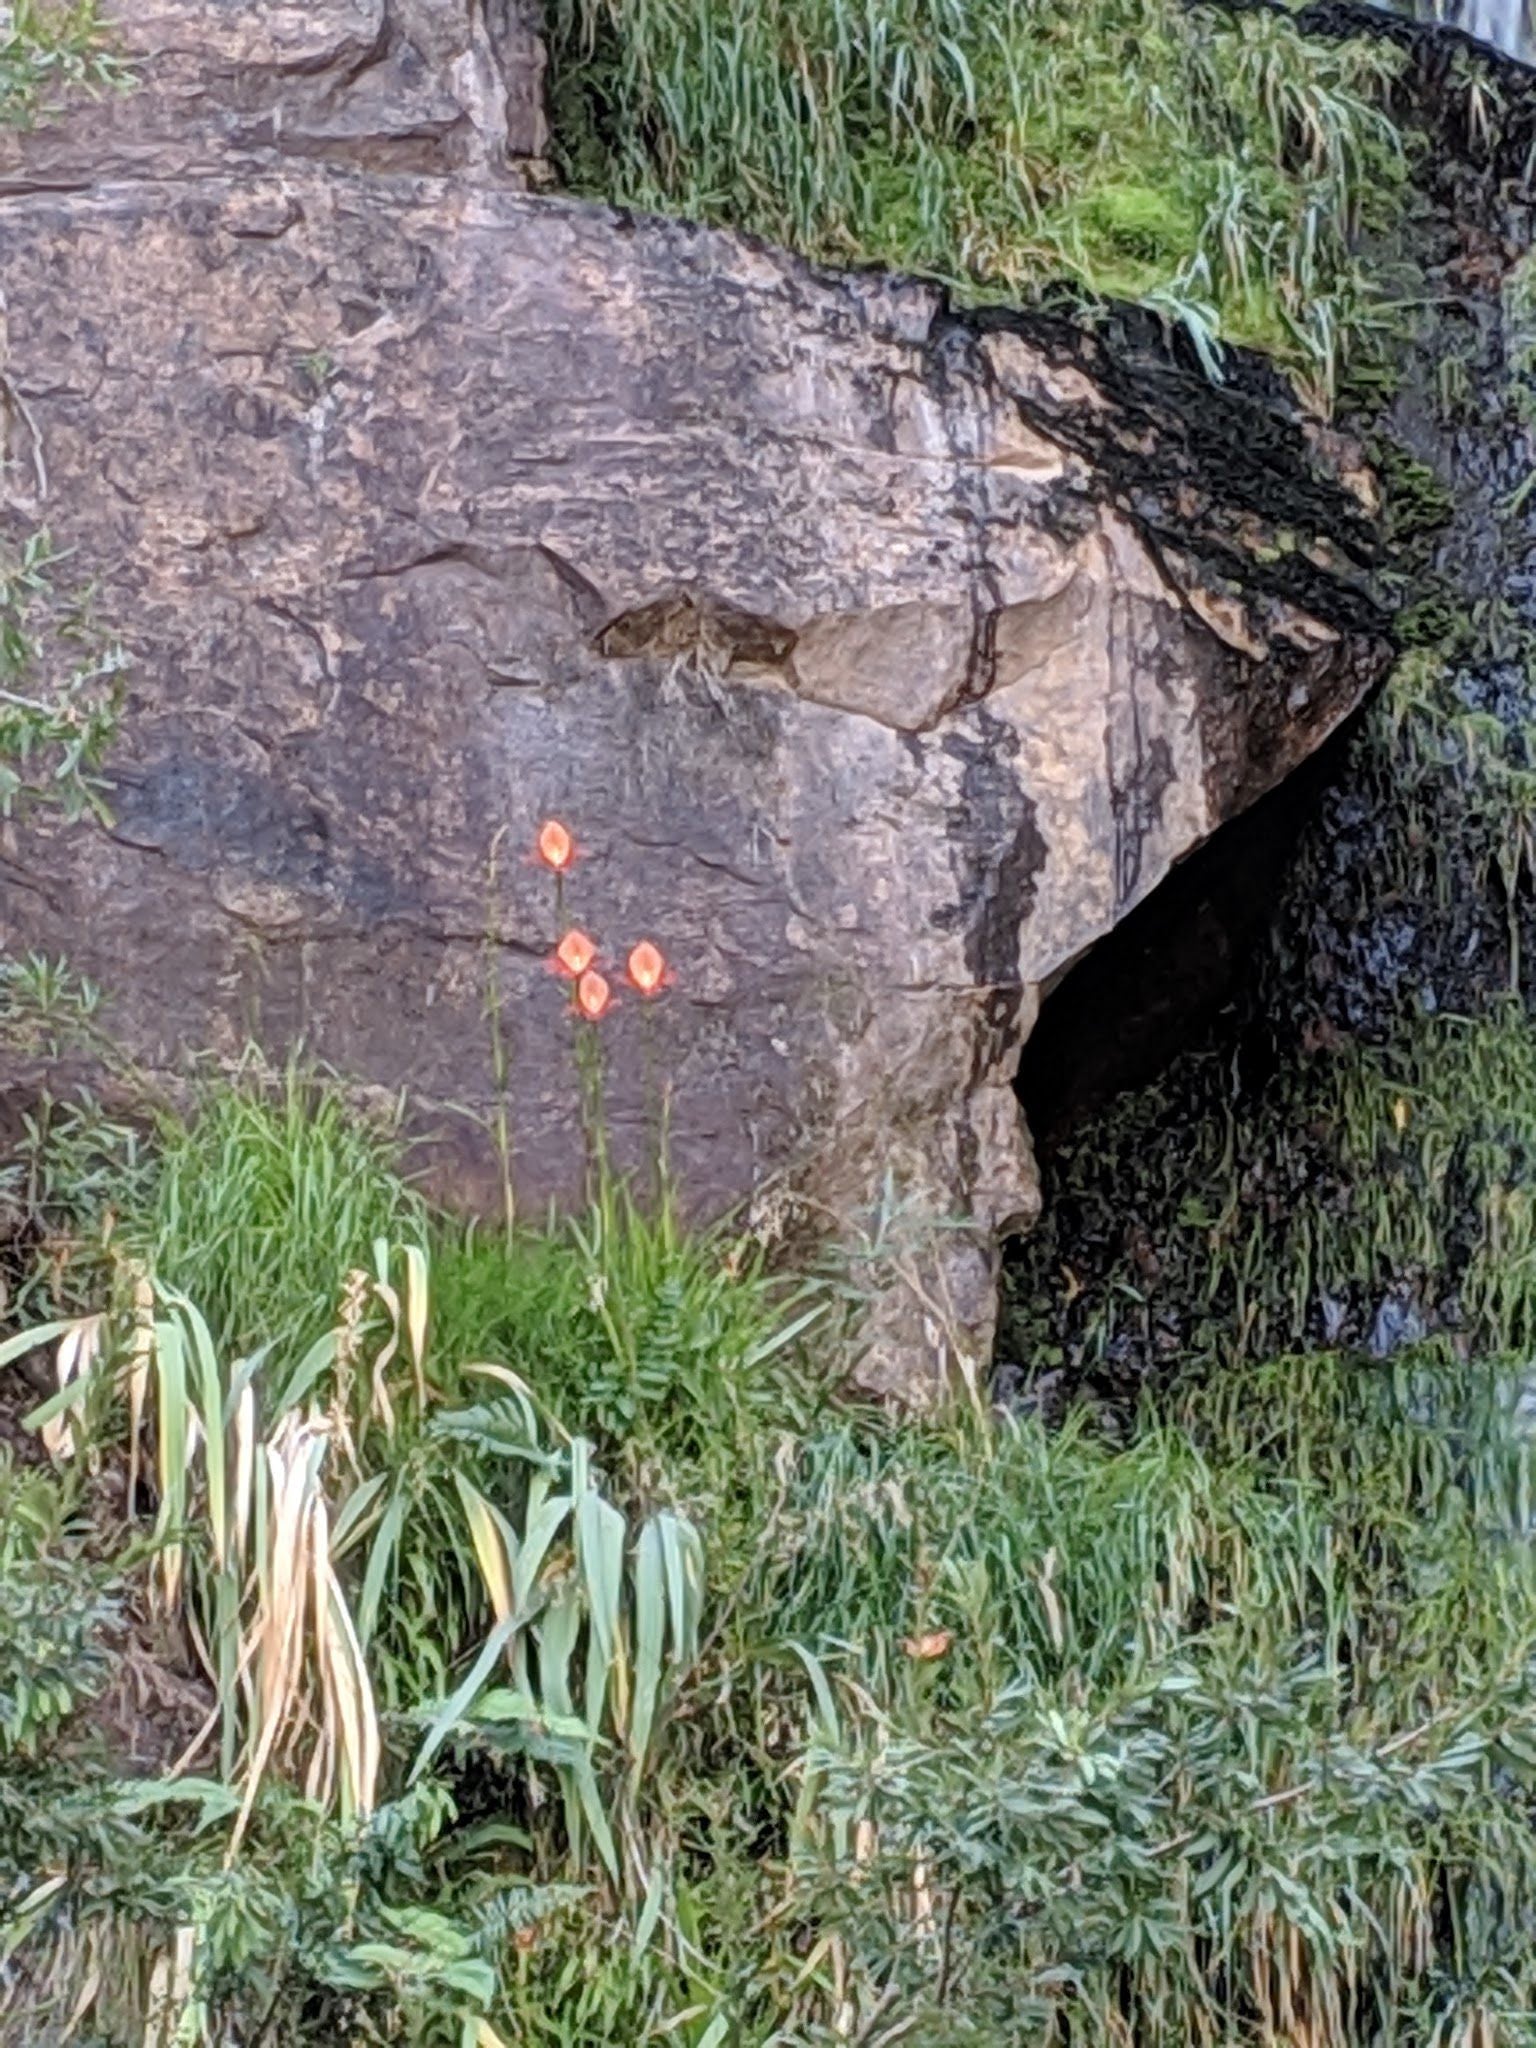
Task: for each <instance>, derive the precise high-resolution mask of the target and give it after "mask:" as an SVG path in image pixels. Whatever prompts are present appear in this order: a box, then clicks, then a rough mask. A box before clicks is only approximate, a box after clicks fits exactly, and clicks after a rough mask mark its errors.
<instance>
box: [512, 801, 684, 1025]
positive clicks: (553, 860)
mask: <svg viewBox="0 0 1536 2048" xmlns="http://www.w3.org/2000/svg"><path fill="white" fill-rule="evenodd" d="M534 854H535V858H536V859H537V860H539V861H540V862H541V863H542V865H543V866H545V867H547V868H549V869H551V870H552V871H553V872H554V873H555V874H557V875H563V874H564V873H565V872H566V871H567V869H569V868H570V867H571V866H572V864H573V863H574V862H575V860H576V857H577V856H576V842H575V840H574V839H573V838H572V837H571V834H570V832H569V830H568V829H567V827H566V826H564V825H562V824H561V823H560V820H559V819H558V818H546V819H545V821H544V823H543V824H542V825H541V826H540V827H539V836H538V839H537V841H536V843H535V847H534ZM597 957H598V954H597V945H596V942H595V941H594V940H593V939H590V938H589V937H588V936H587V934H586V933H585V932H584V931H583V930H582V929H581V927H580V926H579V925H572V926H571V927H570V929H569V930H568V931H566V932H563V933H562V934H561V938H560V943H559V945H558V946H556V948H555V950H554V952H553V953H552V954H551V956H550V962H549V964H550V966H551V967H552V968H553V969H554V971H555V972H556V973H557V974H561V975H564V976H565V978H566V979H567V980H568V981H569V982H570V983H571V1001H572V1004H573V1006H574V1008H575V1010H576V1012H577V1014H578V1015H579V1016H582V1017H585V1018H586V1020H587V1021H588V1023H589V1024H596V1023H598V1022H599V1021H600V1020H601V1019H602V1018H603V1017H605V1016H606V1015H607V1013H608V1011H609V1010H610V1009H611V1008H612V1006H613V988H612V985H611V984H610V982H609V980H608V977H607V976H606V975H605V974H603V973H602V972H601V971H600V970H599V968H598V965H597ZM624 979H625V980H626V981H627V982H628V983H629V985H630V987H631V988H632V989H634V990H635V991H636V993H637V994H639V995H642V996H645V997H647V998H649V997H651V996H658V995H660V994H661V992H662V990H663V989H664V988H666V987H667V986H668V985H669V984H670V983H671V980H672V973H671V970H670V969H669V967H668V966H667V961H666V955H665V954H664V953H663V952H662V950H661V948H660V947H659V946H657V945H655V944H653V943H652V941H651V940H650V939H641V940H640V941H639V942H638V944H636V945H633V946H631V947H630V949H629V955H628V958H627V959H626V960H625V962H624Z"/></svg>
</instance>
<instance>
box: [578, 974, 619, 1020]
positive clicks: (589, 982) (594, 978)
mask: <svg viewBox="0 0 1536 2048" xmlns="http://www.w3.org/2000/svg"><path fill="white" fill-rule="evenodd" d="M612 1001H613V990H612V989H611V988H610V987H609V986H608V984H607V982H606V981H605V980H604V978H603V977H602V975H600V974H599V973H598V971H597V969H596V968H595V967H589V968H588V969H587V971H586V973H585V974H583V975H582V977H581V979H580V981H578V982H577V984H576V1008H577V1009H578V1011H580V1013H581V1015H582V1016H583V1017H585V1018H586V1020H587V1022H588V1023H589V1024H596V1023H597V1021H598V1020H599V1018H601V1017H604V1016H606V1015H607V1011H608V1005H609V1004H610V1003H611V1002H612Z"/></svg>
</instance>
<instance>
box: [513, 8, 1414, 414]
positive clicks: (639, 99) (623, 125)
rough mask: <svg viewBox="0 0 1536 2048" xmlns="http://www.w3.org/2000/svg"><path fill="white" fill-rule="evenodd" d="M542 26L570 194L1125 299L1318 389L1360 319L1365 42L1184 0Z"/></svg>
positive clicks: (799, 242) (1331, 381) (1365, 213)
mask: <svg viewBox="0 0 1536 2048" xmlns="http://www.w3.org/2000/svg"><path fill="white" fill-rule="evenodd" d="M549 27H550V37H551V62H552V81H553V82H552V105H553V109H554V122H555V136H556V149H557V154H558V156H559V160H560V162H561V165H562V168H563V171H564V174H565V176H566V178H567V179H568V181H569V182H570V183H571V184H573V185H574V186H575V187H576V188H577V189H578V190H583V191H590V192H594V193H598V194H601V195H602V196H605V197H608V198H612V199H618V200H622V201H624V202H626V203H628V204H632V205H638V206H645V207H650V208H655V209H658V210H662V211H668V212H681V213H685V214H688V215H690V216H692V217H695V218H699V219H704V220H708V221H714V222H719V223H722V224H725V225H730V226H735V227H741V228H746V229H749V230H752V231H754V232H756V233H759V234H763V235H767V236H770V237H772V238H773V239H774V240H777V241H780V242H784V243H787V244H788V245H789V246H790V247H792V248H795V249H799V250H803V251H805V252H806V253H808V254H810V255H813V256H816V257H820V258H822V259H825V260H828V261H832V262H837V263H870V262H873V263H881V264H886V265H892V266H895V267H896V268H898V269H903V270H915V271H919V272H921V273H923V274H925V275H927V276H931V277H935V278H938V279H941V280H943V281H944V282H946V283H948V284H950V285H951V286H952V287H954V288H955V289H956V290H957V291H958V292H959V293H960V294H962V295H963V296H964V297H967V298H971V299H975V298H988V297H991V298H1016V297H1021V296H1022V297H1024V298H1029V297H1031V296H1034V295H1036V294H1038V293H1039V292H1040V291H1041V290H1042V289H1043V288H1045V287H1047V286H1050V285H1051V284H1053V283H1055V284H1057V285H1059V283H1060V281H1061V280H1063V279H1066V280H1071V281H1075V282H1076V283H1077V284H1078V285H1079V286H1081V287H1082V288H1083V289H1084V290H1086V291H1087V292H1089V293H1093V294H1098V295H1103V296H1109V297H1121V298H1129V299H1137V300H1141V301H1143V302H1144V303H1146V304H1149V305H1152V306H1154V307H1156V308H1157V309H1158V310H1159V311H1160V312H1161V313H1162V314H1163V315H1164V317H1165V319H1167V320H1168V321H1169V322H1170V324H1172V325H1175V326H1182V327H1183V328H1184V329H1186V330H1187V332H1188V333H1189V335H1190V338H1191V340H1192V342H1193V344H1194V345H1195V347H1196V348H1197V350H1199V352H1200V353H1201V355H1202V357H1203V358H1204V359H1205V360H1206V362H1207V364H1208V367H1210V368H1211V369H1212V370H1213V371H1215V372H1216V373H1217V374H1219V371H1220V349H1221V344H1222V343H1223V342H1244V343H1251V344H1254V345H1257V346H1259V347H1262V348H1266V349H1269V350H1271V351H1272V352H1273V353H1274V354H1275V355H1276V356H1277V357H1278V358H1279V359H1280V360H1281V361H1282V362H1284V363H1285V364H1287V365H1288V366H1290V367H1291V368H1292V370H1293V371H1295V373H1296V374H1297V376H1298V378H1299V380H1300V382H1301V383H1302V385H1303V387H1304V390H1305V391H1306V393H1307V395H1308V396H1309V397H1310V398H1312V399H1313V400H1314V401H1315V402H1317V403H1319V404H1323V405H1326V404H1327V403H1328V402H1329V401H1330V400H1331V397H1332V394H1333V392H1334V391H1335V389H1336V388H1337V385H1338V381H1339V378H1340V375H1341V373H1342V370H1343V368H1344V365H1345V361H1346V358H1347V356H1348V354H1349V352H1350V350H1351V348H1352V347H1357V346H1358V344H1359V343H1360V341H1361V340H1362V338H1363V337H1364V336H1365V335H1366V334H1367V333H1368V331H1369V330H1370V329H1371V327H1372V325H1373V323H1375V322H1377V321H1378V320H1379V319H1381V318H1382V317H1383V311H1384V309H1383V306H1382V304H1381V295H1380V287H1379V284H1378V282H1377V281H1376V280H1374V279H1373V276H1372V274H1371V272H1370V269H1369V267H1368V265H1367V264H1365V263H1364V262H1363V261H1362V260H1361V257H1360V254H1359V250H1360V247H1361V245H1362V237H1363V234H1364V232H1365V231H1366V230H1367V229H1369V228H1372V227H1380V226H1381V225H1383V224H1384V223H1385V221H1387V220H1388V219H1389V218H1390V217H1391V215H1392V212H1393V209H1394V205H1395V195H1396V194H1397V193H1398V191H1399V190H1400V189H1401V187H1402V183H1403V168H1404V167H1403V149H1402V143H1401V141H1400V138H1399V137H1398V135H1397V132H1396V130H1395V129H1394V127H1393V125H1392V122H1391V120H1390V118H1389V116H1388V113H1387V111H1386V101H1387V96H1388V90H1389V87H1390V82H1391V80H1392V78H1393V76H1394V75H1395V72H1396V69H1397V64H1398V59H1397V57H1396V55H1395V53H1394V52H1393V50H1392V48H1391V46H1390V45H1388V44H1387V43H1385V42H1377V41H1373V40H1371V39H1369V38H1362V39H1359V40H1356V41H1342V42H1341V41H1322V40H1319V41H1315V42H1314V41H1311V40H1309V39H1308V38H1307V37H1306V36H1305V35H1303V34H1302V33H1301V31H1300V30H1299V29H1298V28H1297V26H1296V25H1295V23H1294V22H1292V21H1291V20H1290V19H1289V18H1288V17H1287V16H1286V14H1285V13H1284V11H1283V10H1271V9H1254V10H1252V11H1246V10H1245V11H1239V12H1229V11H1227V10H1226V9H1223V8H1214V7H1187V6H1185V5H1183V4H1181V0H1092V4H1091V5H1089V6H1087V7H1082V6H1076V7H1069V6H1066V5H1063V4H1062V0H771V4H766V5H761V6H755V7H750V8H741V7H739V6H736V5H733V4H730V0H555V4H554V5H553V7H552V8H551V11H550V23H549Z"/></svg>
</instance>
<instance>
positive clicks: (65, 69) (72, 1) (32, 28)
mask: <svg viewBox="0 0 1536 2048" xmlns="http://www.w3.org/2000/svg"><path fill="white" fill-rule="evenodd" d="M120 75H121V74H120V67H119V66H118V65H116V64H114V63H113V61H112V59H111V58H110V56H109V55H108V54H107V51H106V30H105V24H104V21H103V18H102V13H101V9H100V7H99V6H98V5H97V0H10V4H8V5H6V6H4V7H0V128H5V127H13V128H15V127H24V126H26V125H27V124H28V123H29V122H32V121H34V120H37V119H38V118H39V117H40V116H43V115H46V114H47V113H48V112H50V111H51V110H52V108H53V107H54V106H55V105H56V104H57V102H58V100H59V99H60V97H61V96H62V95H63V94H64V93H65V92H66V91H67V90H68V89H69V88H71V87H75V86H86V87H100V86H105V85H109V84H112V83H114V82H116V81H117V80H118V79H119V77H120Z"/></svg>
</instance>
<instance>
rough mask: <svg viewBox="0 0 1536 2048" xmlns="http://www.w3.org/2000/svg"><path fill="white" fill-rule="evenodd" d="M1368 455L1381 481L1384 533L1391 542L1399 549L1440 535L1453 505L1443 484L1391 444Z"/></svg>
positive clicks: (1379, 445)
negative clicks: (1434, 535) (1383, 505)
mask: <svg viewBox="0 0 1536 2048" xmlns="http://www.w3.org/2000/svg"><path fill="white" fill-rule="evenodd" d="M1371 454H1372V460H1373V463H1374V465H1375V469H1376V473H1377V475H1378V476H1379V477H1380V479H1381V483H1382V487H1383V491H1384V495H1385V500H1386V503H1385V512H1386V521H1387V531H1388V533H1389V535H1390V536H1391V538H1392V540H1393V542H1394V543H1395V544H1396V545H1397V546H1398V547H1399V548H1402V547H1408V546H1411V545H1412V544H1413V543H1415V542H1417V541H1422V540H1425V539H1427V538H1428V537H1429V536H1431V535H1433V534H1435V533H1437V532H1439V530H1440V529H1441V528H1442V527H1444V525H1445V524H1446V522H1447V521H1448V520H1449V518H1450V516H1451V511H1452V507H1453V504H1454V500H1453V498H1452V495H1451V490H1450V486H1449V485H1448V484H1447V483H1446V482H1445V480H1444V479H1443V478H1442V477H1440V476H1438V475H1436V473H1435V471H1434V470H1433V469H1431V468H1430V466H1429V464H1428V463H1427V462H1419V461H1416V460H1415V458H1414V457H1413V456H1411V455H1410V454H1408V452H1407V451H1406V449H1404V448H1402V447H1400V446H1399V445H1398V444H1397V443H1396V442H1394V441H1391V440H1381V441H1379V442H1378V443H1377V445H1376V446H1375V447H1374V448H1373V449H1372V451H1371Z"/></svg>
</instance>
